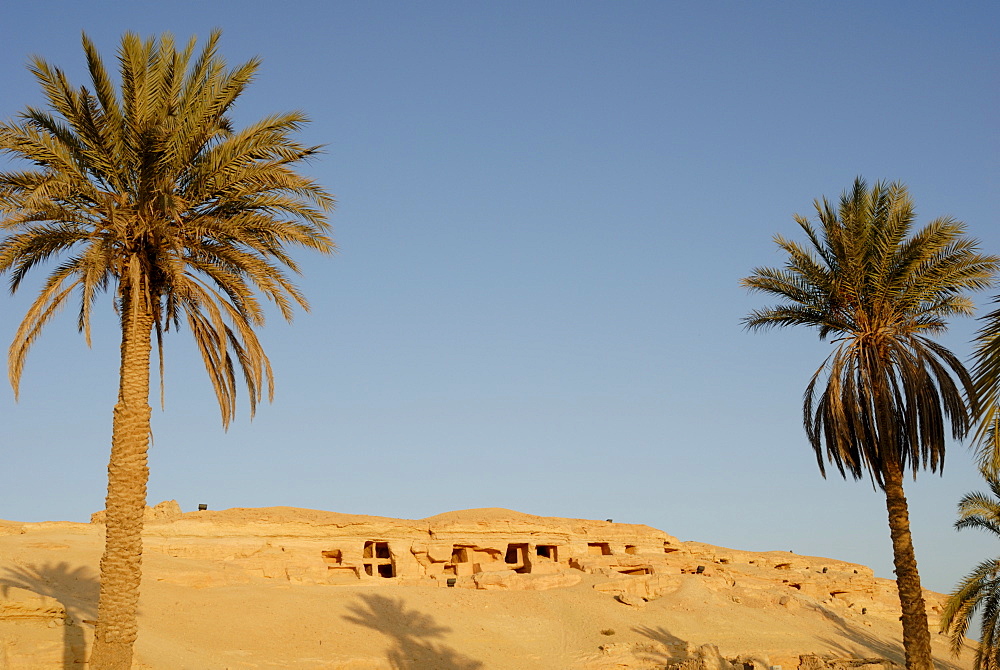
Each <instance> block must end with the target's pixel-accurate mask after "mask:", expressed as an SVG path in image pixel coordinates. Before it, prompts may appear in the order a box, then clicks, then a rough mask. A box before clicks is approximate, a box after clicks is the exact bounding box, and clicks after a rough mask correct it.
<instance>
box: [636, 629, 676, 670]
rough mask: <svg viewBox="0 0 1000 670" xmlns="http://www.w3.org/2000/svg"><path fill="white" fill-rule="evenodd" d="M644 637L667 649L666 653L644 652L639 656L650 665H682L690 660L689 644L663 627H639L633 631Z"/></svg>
mask: <svg viewBox="0 0 1000 670" xmlns="http://www.w3.org/2000/svg"><path fill="white" fill-rule="evenodd" d="M632 630H633V631H634V632H636V633H638V634H639V635H642V636H643V637H645V638H647V639H649V640H651V641H653V642H657V643H659V644H661V645H663V646H664V647H665V648H666V651H643V652H640V653H638V654H637V656H639V657H640V658H642V660H644V661H646V662H649V663H656V664H660V663H662V664H663V665H668V664H671V663H680V662H682V661H686V660H687V658H688V651H687V649H688V644H687V642H685V641H684V640H682V639H680V638H679V637H677V636H676V635H674V634H673V633H671V632H670V631H668V630H667V629H666V628H664V627H663V626H658V627H656V628H650V627H649V626H638V627H636V628H633V629H632Z"/></svg>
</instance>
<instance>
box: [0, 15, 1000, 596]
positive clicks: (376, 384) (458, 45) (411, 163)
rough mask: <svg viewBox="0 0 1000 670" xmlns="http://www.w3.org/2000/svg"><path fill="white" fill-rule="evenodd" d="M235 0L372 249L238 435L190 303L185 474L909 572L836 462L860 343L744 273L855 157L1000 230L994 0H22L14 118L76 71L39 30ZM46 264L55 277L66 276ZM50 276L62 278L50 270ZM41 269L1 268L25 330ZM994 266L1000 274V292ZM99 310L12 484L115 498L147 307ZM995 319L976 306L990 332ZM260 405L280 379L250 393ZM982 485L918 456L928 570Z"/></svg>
mask: <svg viewBox="0 0 1000 670" xmlns="http://www.w3.org/2000/svg"><path fill="white" fill-rule="evenodd" d="M216 26H218V27H221V28H222V29H223V30H224V35H223V42H222V51H223V53H224V54H225V55H226V56H227V58H228V59H229V60H230V62H231V63H233V64H235V63H238V62H242V61H243V60H245V59H247V58H249V57H251V56H253V55H260V56H261V57H262V58H263V61H264V65H263V68H262V71H261V73H260V77H259V79H258V80H257V82H255V83H254V85H253V86H252V87H251V89H250V91H249V92H248V93H247V95H246V96H245V98H244V99H243V100H242V104H241V105H240V106H239V107H238V112H237V117H238V119H237V120H238V121H239V122H241V123H246V122H249V121H251V120H255V119H257V118H259V117H261V116H263V115H265V114H267V113H270V112H273V111H284V110H289V109H302V110H305V111H306V112H307V113H308V114H309V115H310V116H311V118H312V119H313V122H312V124H311V125H310V126H309V127H308V129H307V130H306V131H305V133H303V134H304V136H305V138H306V139H307V140H308V141H310V142H315V143H324V144H326V145H327V152H326V154H325V155H324V156H323V157H322V158H321V159H320V160H318V161H316V162H315V163H314V164H312V165H311V166H310V167H309V170H310V171H311V172H312V173H313V174H314V175H315V176H316V177H317V178H318V179H319V180H321V181H322V182H323V184H325V185H326V186H327V187H328V188H329V190H331V191H332V192H334V193H335V194H336V195H337V197H338V200H339V206H338V210H337V212H336V214H335V216H334V218H333V225H334V230H335V233H334V234H335V237H336V240H337V242H338V244H339V245H340V253H339V254H338V255H337V256H335V257H333V258H322V257H303V261H304V268H305V276H304V277H303V278H302V280H301V282H300V284H301V286H302V287H303V289H304V290H305V292H306V294H307V295H308V296H309V297H310V299H311V301H312V306H313V310H312V312H311V313H309V314H300V315H299V316H298V318H297V319H296V321H295V323H294V324H293V325H292V326H288V325H286V324H284V323H283V322H281V321H280V319H277V318H276V319H273V320H272V321H271V322H270V323H269V324H268V326H267V328H266V329H265V330H264V331H263V340H264V343H265V346H266V348H267V351H268V352H269V354H270V356H271V359H272V362H273V364H274V367H275V369H276V371H277V396H276V399H275V402H274V403H273V404H272V405H269V406H264V407H263V408H261V410H260V411H259V413H258V416H257V418H256V419H255V420H254V421H253V422H250V421H248V419H247V417H246V414H245V412H244V413H242V414H241V417H240V419H239V420H238V422H237V423H236V424H235V425H234V426H233V427H232V428H231V429H230V430H229V432H228V433H226V432H223V430H222V428H221V426H220V423H219V418H218V411H217V409H216V406H215V401H214V399H213V397H212V396H211V394H210V388H209V384H208V381H207V379H206V377H205V376H204V373H203V371H202V369H201V364H200V362H199V361H198V359H197V355H196V353H195V352H194V351H193V349H192V348H191V347H190V346H189V343H188V341H187V340H186V339H185V338H186V335H187V334H186V333H182V334H181V336H179V337H178V336H174V337H171V338H170V339H169V341H168V346H167V378H166V387H167V398H166V411H165V412H162V413H161V412H159V411H158V410H157V411H156V412H155V413H154V433H155V444H154V446H153V448H152V451H151V468H152V475H151V480H150V490H149V498H150V502H151V503H155V502H158V501H160V500H164V499H170V498H176V499H177V500H178V501H179V502H180V504H181V506H182V508H184V509H185V510H192V509H194V508H195V507H196V505H197V504H198V503H200V502H205V503H208V504H209V505H210V506H211V507H212V508H214V509H218V508H224V507H235V506H241V507H256V506H269V505H292V506H298V507H310V508H318V509H326V510H335V511H341V512H352V513H361V514H378V515H385V516H396V517H407V518H420V517H424V516H428V515H432V514H435V513H438V512H442V511H445V510H450V509H461V508H470V507H493V506H496V507H508V508H513V509H517V510H521V511H524V512H529V513H533V514H541V515H557V516H570V517H586V518H600V519H604V518H614V519H615V520H619V521H627V522H637V523H646V524H649V525H652V526H656V527H658V528H662V529H663V530H665V531H667V532H670V533H672V534H675V535H677V536H679V537H680V538H681V539H690V540H700V541H704V542H711V543H715V544H721V545H728V546H733V547H738V548H743V549H752V550H770V549H781V550H794V551H796V552H798V553H805V554H818V555H824V556H831V557H836V558H841V559H845V560H851V561H857V562H860V563H864V564H867V565H871V566H872V567H874V568H875V570H876V573H877V574H879V575H881V576H884V577H891V576H892V573H891V569H892V566H891V552H890V545H889V539H888V532H887V524H886V520H885V509H884V502H883V499H882V497H881V495H880V494H878V493H875V492H873V491H872V488H871V485H870V484H868V483H866V482H853V481H850V482H844V481H842V480H839V479H830V480H823V479H822V478H821V477H820V475H819V472H818V469H817V467H816V464H815V461H814V458H813V455H812V452H811V451H810V449H809V447H808V445H807V443H806V439H805V436H804V433H803V430H802V427H801V415H800V398H801V394H802V391H803V389H804V387H805V385H806V383H807V381H808V379H809V376H810V375H811V374H812V372H813V371H814V370H815V368H816V367H817V366H818V365H819V364H820V362H821V361H822V359H823V358H824V357H825V355H826V352H827V351H828V349H829V344H823V343H820V342H819V341H818V340H817V338H816V336H815V334H814V333H812V332H810V331H804V330H803V331H786V332H774V333H764V334H750V333H747V332H745V331H744V330H743V329H742V328H741V326H740V318H741V317H742V316H743V315H745V314H746V312H747V311H748V310H749V309H751V308H753V307H755V306H760V305H762V304H764V302H765V300H764V299H763V298H762V297H759V296H748V295H746V294H745V293H744V291H743V290H742V289H741V288H740V287H739V285H738V280H739V278H740V277H743V276H746V275H747V274H748V273H749V272H750V271H751V269H752V268H753V267H755V266H758V265H774V264H779V263H780V262H781V260H782V259H781V257H780V256H779V255H778V253H777V251H776V248H775V246H774V245H773V243H772V241H771V238H772V236H773V235H774V234H775V233H783V234H786V235H792V236H795V235H796V234H797V233H796V227H795V225H794V223H793V221H792V215H793V214H794V213H796V212H799V213H803V214H809V213H810V212H811V207H812V201H813V199H814V198H817V197H820V196H823V195H826V196H829V197H831V198H836V197H838V196H839V194H840V193H841V191H842V190H844V189H845V188H847V187H848V186H849V185H850V184H851V182H852V180H853V179H854V177H855V176H856V175H863V176H865V177H866V178H868V179H869V180H870V181H874V180H878V179H889V180H900V181H903V182H905V183H906V184H908V185H909V187H910V189H911V191H912V194H913V196H914V198H915V200H916V203H917V208H918V213H919V216H920V221H921V222H922V223H925V222H927V221H929V220H930V219H931V218H934V217H936V216H940V215H951V216H954V217H956V218H958V219H961V220H963V221H966V222H967V223H968V225H969V231H970V234H972V235H974V236H976V237H978V238H979V239H981V240H982V242H983V246H984V248H985V249H986V250H987V251H990V252H993V253H1000V230H998V228H997V212H998V211H1000V198H998V193H1000V188H998V187H1000V183H998V181H1000V170H998V160H997V157H998V148H1000V147H998V125H997V110H998V109H1000V104H998V103H1000V96H998V62H1000V59H998V56H1000V53H998V47H997V40H996V35H997V34H998V31H1000V6H998V5H997V4H996V3H991V2H964V3H958V4H955V3H927V2H916V3H914V2H906V3H904V2H880V3H869V2H840V3H820V2H772V3H747V2H729V3H717V2H703V3H669V2H545V3H538V2H524V3H518V2H503V3H468V2H454V3H441V2H421V3H413V2H380V3H366V2H299V3H273V2H268V3H263V2H241V3H212V2H208V3H202V2H198V3H193V2H174V3H155V4H154V3H143V2H121V3H111V2H88V3H63V4H60V5H59V6H58V8H56V7H55V6H53V7H50V8H49V9H48V10H45V11H41V10H39V9H38V8H37V7H29V6H28V5H27V4H25V3H20V4H17V5H14V6H11V7H10V8H8V11H7V12H6V14H5V20H4V22H3V24H2V26H0V82H2V85H3V87H2V90H3V94H2V96H0V118H8V117H11V116H13V115H15V114H16V113H17V112H18V111H19V110H21V109H22V108H23V107H24V106H25V105H28V104H38V103H40V101H41V98H40V94H39V91H38V88H37V85H36V84H35V83H34V81H33V80H32V79H31V77H30V75H29V73H28V72H27V70H26V68H25V63H26V60H27V58H28V56H29V54H32V53H37V54H40V55H42V56H44V57H45V58H47V59H48V60H49V61H50V62H52V63H54V64H57V65H59V66H61V67H63V68H65V69H66V70H67V71H68V72H69V74H70V76H71V77H72V79H73V80H74V81H75V82H79V83H83V77H82V73H83V62H84V61H83V56H82V50H81V47H80V31H81V30H85V31H87V33H88V34H90V35H91V36H92V37H93V38H94V39H95V41H96V42H97V44H98V45H99V47H100V48H101V50H102V51H103V52H104V54H105V55H106V57H107V58H108V59H109V60H112V61H113V58H114V51H115V48H116V46H117V42H118V38H119V36H120V35H121V33H122V32H124V31H126V30H133V31H138V32H139V33H141V34H143V35H152V34H155V33H159V32H162V31H171V32H173V33H174V34H175V35H176V36H178V37H179V38H182V39H186V38H188V37H190V36H191V35H194V34H197V35H198V36H200V37H204V36H207V34H208V33H209V31H210V30H211V28H213V27H216ZM36 285H37V284H36ZM36 285H33V286H32V287H29V288H32V289H34V286H36ZM30 295H31V294H30V293H29V292H26V293H25V294H24V295H19V296H17V297H14V298H11V297H9V296H0V343H2V344H3V345H4V346H6V344H7V343H8V342H9V341H10V339H11V336H12V334H13V332H14V329H15V327H16V324H17V322H18V321H19V320H20V318H21V316H22V314H23V312H24V310H25V307H26V304H27V300H28V298H29V297H30ZM988 298H989V296H985V295H984V296H983V301H984V304H985V302H986V301H987V300H988ZM101 314H102V319H103V320H102V321H101V322H100V323H99V324H98V327H97V329H96V332H95V337H96V342H95V345H94V347H93V348H92V349H87V348H86V347H85V345H84V343H83V339H82V337H80V336H79V335H77V334H76V332H75V327H74V320H73V318H72V316H71V314H69V313H66V314H63V315H61V317H60V318H58V319H57V320H56V321H54V322H53V323H52V324H51V325H50V326H49V328H48V332H47V333H46V335H45V336H44V337H43V338H42V339H41V340H40V341H39V343H38V344H37V345H36V347H35V349H34V351H33V352H32V354H31V357H30V359H29V361H28V366H27V369H26V371H25V383H24V387H23V390H22V395H21V400H20V402H18V403H16V404H15V402H14V400H13V397H12V393H11V391H10V389H9V387H7V386H6V385H2V386H0V418H2V421H3V433H2V438H0V439H2V445H0V448H2V451H3V462H4V468H3V470H4V472H5V475H4V477H3V480H4V484H3V487H2V488H0V517H2V518H8V519H15V520H24V521H31V520H47V519H69V520H81V521H82V520H85V519H86V518H87V517H88V515H89V514H90V512H92V511H94V510H97V509H100V508H101V507H102V506H103V496H104V487H105V468H106V463H107V456H108V449H109V442H110V437H109V436H110V427H111V407H112V405H113V403H114V399H115V393H116V383H117V379H116V373H117V343H118V340H117V337H118V336H117V334H116V331H115V318H114V315H113V312H112V310H111V306H110V301H109V300H105V303H104V307H103V308H102V311H101ZM974 330H975V325H974V324H973V323H971V322H967V323H957V324H955V326H954V328H953V330H952V331H951V333H950V334H949V335H948V337H947V338H946V342H947V343H948V345H949V346H951V347H952V348H953V349H954V350H955V351H956V352H958V353H959V354H960V355H962V356H966V355H967V354H968V353H969V351H970V347H969V345H968V341H969V339H970V338H971V335H972V333H973V332H974ZM244 408H245V404H244ZM974 488H981V486H980V482H979V480H978V478H977V476H976V474H975V472H974V469H973V468H972V466H971V460H970V456H969V453H968V450H967V449H966V447H965V446H963V445H958V444H956V445H953V446H952V447H951V448H950V451H949V457H948V460H947V467H946V470H945V473H944V476H943V477H937V476H932V475H929V474H928V475H924V476H922V477H920V478H919V479H918V481H917V482H916V483H915V484H911V485H910V486H909V488H908V492H909V494H910V500H911V505H912V507H911V513H912V519H913V527H914V532H915V540H916V544H917V552H918V559H919V561H920V564H921V568H922V572H923V576H924V581H925V584H926V585H927V586H929V587H932V588H935V589H938V590H949V589H950V588H951V587H952V586H953V584H954V583H955V581H956V580H957V579H958V577H959V576H960V575H961V574H963V573H964V572H965V571H967V570H968V569H970V568H971V567H972V566H973V565H974V564H975V563H976V562H978V561H979V560H981V559H982V558H984V557H985V556H987V555H988V554H992V553H996V550H997V548H996V547H995V546H994V545H993V544H992V543H990V542H988V541H986V539H985V538H979V537H976V536H975V535H974V534H972V533H971V532H969V531H967V532H965V533H956V532H955V531H954V530H953V529H952V523H953V521H954V518H955V516H954V511H955V504H956V502H957V501H958V499H959V497H960V496H961V495H962V494H964V493H965V492H967V491H968V490H970V489H974Z"/></svg>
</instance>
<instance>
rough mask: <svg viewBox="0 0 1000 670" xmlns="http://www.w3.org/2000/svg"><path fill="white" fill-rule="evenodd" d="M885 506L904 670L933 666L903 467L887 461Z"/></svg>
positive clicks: (926, 669)
mask: <svg viewBox="0 0 1000 670" xmlns="http://www.w3.org/2000/svg"><path fill="white" fill-rule="evenodd" d="M884 483H885V487H884V488H885V506H886V509H887V510H888V512H889V534H890V535H891V536H892V559H893V564H894V565H895V566H896V588H897V590H898V591H899V604H900V607H901V608H902V610H903V616H902V621H903V649H904V651H905V652H906V667H907V670H934V661H933V659H932V657H931V633H930V628H928V625H927V607H926V605H925V604H924V592H923V589H922V588H921V587H920V575H919V573H918V572H917V556H916V554H915V553H914V551H913V538H912V537H911V535H910V514H909V511H908V509H907V506H906V496H905V495H903V471H902V468H900V467H899V465H898V464H895V463H892V464H889V465H888V467H887V468H886V471H885V473H884Z"/></svg>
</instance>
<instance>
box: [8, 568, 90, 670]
mask: <svg viewBox="0 0 1000 670" xmlns="http://www.w3.org/2000/svg"><path fill="white" fill-rule="evenodd" d="M4 587H12V588H17V589H26V590H28V591H32V592H34V593H37V594H39V595H43V596H48V597H49V598H54V599H56V600H58V601H59V603H60V604H62V606H63V607H64V608H65V609H66V619H65V622H64V624H63V667H64V668H79V667H82V666H81V664H82V663H83V662H84V657H85V654H86V636H85V634H84V629H83V621H84V619H87V620H92V619H96V618H97V598H98V595H99V594H100V591H101V585H100V581H99V580H98V578H97V576H96V575H95V574H93V572H92V571H91V569H90V568H88V567H86V566H76V567H71V566H70V564H69V563H66V562H60V563H46V564H43V565H28V566H16V567H8V568H5V571H4V574H3V575H0V588H4Z"/></svg>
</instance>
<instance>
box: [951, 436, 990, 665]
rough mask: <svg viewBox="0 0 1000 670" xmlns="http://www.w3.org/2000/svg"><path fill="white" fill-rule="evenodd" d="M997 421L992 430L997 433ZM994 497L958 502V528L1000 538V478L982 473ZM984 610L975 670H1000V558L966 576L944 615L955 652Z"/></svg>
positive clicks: (968, 497)
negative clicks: (975, 618) (985, 532)
mask: <svg viewBox="0 0 1000 670" xmlns="http://www.w3.org/2000/svg"><path fill="white" fill-rule="evenodd" d="M997 428H998V424H997V422H996V421H994V422H993V424H992V425H991V426H990V427H989V428H988V431H989V432H990V433H992V434H994V435H995V434H996V432H997ZM981 472H982V473H983V478H984V479H986V483H987V484H988V485H989V487H990V493H991V494H992V496H991V495H990V494H986V493H980V492H976V493H970V494H968V495H966V496H965V497H964V498H962V500H961V502H959V503H958V521H956V522H955V528H957V529H959V530H962V529H963V528H979V529H981V530H985V531H987V532H990V533H993V534H994V535H996V536H997V537H998V538H1000V476H998V474H997V472H996V471H992V472H991V471H990V470H988V469H983V470H981ZM979 611H982V614H983V621H982V633H981V634H980V638H979V647H978V648H977V649H976V658H975V665H974V667H975V670H1000V559H998V558H992V559H989V560H986V561H983V562H982V563H980V564H979V565H977V566H976V567H975V569H974V570H973V571H972V572H970V573H969V574H968V575H966V576H965V577H964V578H963V579H962V581H961V582H959V584H958V586H956V587H955V590H954V591H952V593H951V596H950V597H949V598H948V604H947V605H946V606H945V610H944V612H943V613H942V615H941V630H942V632H946V633H948V635H949V636H950V637H951V650H952V652H953V653H954V654H955V655H956V656H958V655H959V654H960V653H961V651H962V649H963V648H964V646H965V634H966V633H967V632H968V630H969V624H970V623H971V622H972V619H973V617H974V616H975V615H976V613H977V612H979Z"/></svg>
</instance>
